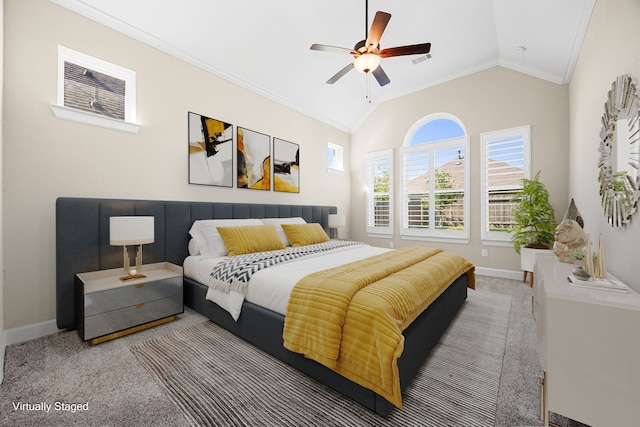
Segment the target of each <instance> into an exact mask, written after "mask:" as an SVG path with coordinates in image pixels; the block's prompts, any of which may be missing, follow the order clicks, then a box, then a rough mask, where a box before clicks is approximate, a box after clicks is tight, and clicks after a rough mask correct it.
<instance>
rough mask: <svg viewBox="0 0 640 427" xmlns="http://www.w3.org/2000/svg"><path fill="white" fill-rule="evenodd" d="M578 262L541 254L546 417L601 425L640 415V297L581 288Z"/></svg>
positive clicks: (539, 317) (539, 306)
mask: <svg viewBox="0 0 640 427" xmlns="http://www.w3.org/2000/svg"><path fill="white" fill-rule="evenodd" d="M573 268H574V267H573V265H571V264H567V263H561V262H558V261H557V260H556V259H555V258H551V257H544V256H538V257H536V264H535V275H534V277H535V284H534V293H533V314H534V317H535V319H536V322H537V343H536V347H537V352H538V357H539V358H540V364H541V365H542V369H543V370H544V378H543V380H542V381H541V416H542V418H543V419H544V421H545V426H548V425H549V411H551V412H555V413H557V414H560V415H563V416H566V417H569V418H571V419H574V420H576V421H580V422H582V423H585V424H588V425H590V426H593V427H597V426H620V427H621V426H637V425H638V422H639V420H640V295H639V294H638V293H636V292H635V291H634V290H633V289H631V288H629V292H628V293H616V292H610V291H602V290H594V289H584V288H576V287H575V286H569V282H568V280H567V277H568V276H569V275H570V274H571V271H572V270H573Z"/></svg>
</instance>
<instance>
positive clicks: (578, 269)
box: [571, 267, 591, 280]
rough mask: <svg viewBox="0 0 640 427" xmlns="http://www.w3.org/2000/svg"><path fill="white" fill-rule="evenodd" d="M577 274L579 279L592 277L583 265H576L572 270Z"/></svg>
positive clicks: (576, 276)
mask: <svg viewBox="0 0 640 427" xmlns="http://www.w3.org/2000/svg"><path fill="white" fill-rule="evenodd" d="M571 274H573V275H574V276H575V278H576V279H579V280H589V279H591V275H590V274H589V273H588V272H587V271H586V270H585V269H584V268H582V267H576V268H574V269H573V271H572V272H571Z"/></svg>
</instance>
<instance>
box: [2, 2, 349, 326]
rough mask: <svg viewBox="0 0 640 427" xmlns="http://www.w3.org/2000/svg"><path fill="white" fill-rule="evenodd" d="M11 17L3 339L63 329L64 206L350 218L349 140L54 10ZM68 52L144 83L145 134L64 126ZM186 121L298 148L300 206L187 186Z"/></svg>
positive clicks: (19, 11) (268, 196)
mask: <svg viewBox="0 0 640 427" xmlns="http://www.w3.org/2000/svg"><path fill="white" fill-rule="evenodd" d="M4 16H5V20H4V21H5V34H6V36H5V52H4V55H5V62H4V63H5V74H4V95H5V104H4V105H5V108H4V130H5V134H4V158H3V165H4V174H5V183H4V184H5V186H4V206H5V209H4V247H5V252H4V259H5V266H6V271H5V273H6V274H5V281H4V286H5V293H4V327H5V328H7V329H15V328H19V327H22V326H25V325H32V324H36V323H39V322H46V321H50V320H51V319H54V318H55V315H56V313H55V228H54V227H55V214H54V208H55V200H56V198H57V197H59V196H77V197H108V198H137V199H157V200H201V201H223V202H238V201H242V202H254V203H286V204H301V205H302V204H327V205H336V206H337V207H338V210H339V211H340V212H342V213H345V214H347V215H349V208H350V202H349V198H350V194H349V170H348V165H349V164H350V157H349V153H350V146H349V144H350V135H349V134H347V133H345V132H342V131H339V130H336V129H335V128H332V127H330V126H327V125H325V124H323V123H321V122H319V121H316V120H313V119H310V118H309V117H306V116H304V115H302V114H299V113H297V112H295V111H293V110H290V109H288V108H286V107H284V106H282V105H280V104H277V103H275V102H272V101H270V100H268V99H266V98H264V97H261V96H259V95H257V94H255V93H252V92H249V91H247V90H245V89H242V88H240V87H238V86H236V85H234V84H231V83H229V82H227V81H225V80H222V79H220V78H217V77H215V76H212V75H211V74H209V73H206V72H205V71H203V70H201V69H199V68H196V67H194V66H191V65H189V64H186V63H184V62H182V61H179V60H177V59H175V58H173V57H170V56H168V55H167V54H165V53H162V52H160V51H159V50H156V49H154V48H151V47H149V46H147V45H144V44H142V43H139V42H137V41H134V40H133V39H131V38H128V37H126V36H124V35H122V34H120V33H117V32H115V31H112V30H110V29H108V28H106V27H103V26H101V25H99V24H97V23H95V22H93V21H91V20H88V19H86V18H83V17H81V16H79V15H76V14H74V13H73V12H70V11H68V10H67V9H64V8H61V7H59V6H57V5H55V4H53V3H51V2H48V1H37V2H35V1H26V2H25V1H23V0H6V1H5V5H4ZM58 44H60V45H63V46H66V47H68V48H71V49H74V50H77V51H80V52H83V53H86V54H88V55H91V56H94V57H97V58H100V59H103V60H106V61H109V62H111V63H114V64H116V65H120V66H123V67H125V68H128V69H131V70H133V71H135V72H136V74H137V107H138V108H137V112H138V115H137V118H138V122H139V123H140V124H141V126H142V128H141V130H140V132H139V134H137V135H130V134H126V133H121V132H118V131H114V130H109V129H104V128H98V127H93V126H89V125H84V124H79V123H76V122H70V121H64V120H60V119H56V118H55V117H54V115H53V113H52V111H51V108H50V105H51V104H52V103H54V102H55V101H56V96H57V94H56V84H57V49H58ZM188 111H193V112H197V113H200V114H203V115H206V116H209V117H213V118H216V119H220V120H223V121H226V122H229V123H232V124H234V125H240V126H244V127H247V128H249V129H252V130H255V131H257V132H262V133H266V134H268V135H271V136H276V137H279V138H282V139H286V140H289V141H292V142H295V143H298V144H300V152H301V154H300V157H301V177H300V180H301V192H300V194H290V193H276V192H273V191H271V192H266V191H264V192H262V191H256V190H245V189H228V188H222V187H210V186H202V185H189V184H188V175H187V173H188V164H187V112H188ZM327 141H331V142H333V143H335V144H339V145H342V146H344V147H345V150H344V153H345V165H347V170H346V171H345V174H344V175H342V176H339V175H330V174H328V173H327V172H326V151H327V148H326V143H327ZM348 233H349V230H342V235H348Z"/></svg>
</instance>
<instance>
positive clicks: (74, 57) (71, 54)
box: [51, 45, 140, 134]
mask: <svg viewBox="0 0 640 427" xmlns="http://www.w3.org/2000/svg"><path fill="white" fill-rule="evenodd" d="M65 62H71V63H73V64H76V65H79V66H82V67H86V68H89V69H91V70H94V71H97V72H100V73H103V74H107V75H109V76H112V77H115V78H118V79H120V80H124V81H125V85H126V93H125V101H124V102H125V112H124V117H125V119H124V121H123V120H118V119H114V118H111V117H106V116H103V115H100V114H94V113H89V112H86V111H81V110H78V109H76V108H70V107H66V106H65V105H64V63H65ZM51 109H52V110H53V113H54V114H55V116H56V117H57V118H59V119H65V120H72V121H76V122H80V123H85V124H90V125H95V126H102V127H106V128H110V129H116V130H120V131H124V132H129V133H134V134H135V133H138V131H139V130H140V125H139V124H137V123H136V73H135V71H131V70H129V69H127V68H124V67H120V66H119V65H115V64H111V63H109V62H107V61H103V60H101V59H98V58H94V57H92V56H89V55H86V54H84V53H81V52H77V51H75V50H73V49H69V48H67V47H64V46H62V45H58V96H57V100H56V104H51Z"/></svg>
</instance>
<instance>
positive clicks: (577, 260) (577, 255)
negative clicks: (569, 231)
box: [570, 240, 586, 267]
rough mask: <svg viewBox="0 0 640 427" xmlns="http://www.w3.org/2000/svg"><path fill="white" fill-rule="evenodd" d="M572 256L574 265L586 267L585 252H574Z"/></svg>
mask: <svg viewBox="0 0 640 427" xmlns="http://www.w3.org/2000/svg"><path fill="white" fill-rule="evenodd" d="M585 241H586V240H585ZM570 255H571V259H573V265H575V266H579V267H584V250H582V249H578V250H575V251H572V252H571V254H570Z"/></svg>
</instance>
